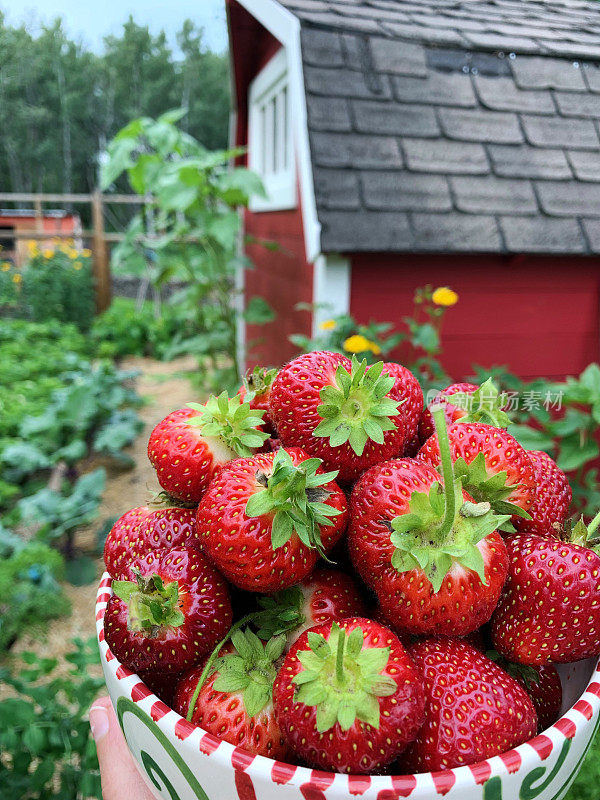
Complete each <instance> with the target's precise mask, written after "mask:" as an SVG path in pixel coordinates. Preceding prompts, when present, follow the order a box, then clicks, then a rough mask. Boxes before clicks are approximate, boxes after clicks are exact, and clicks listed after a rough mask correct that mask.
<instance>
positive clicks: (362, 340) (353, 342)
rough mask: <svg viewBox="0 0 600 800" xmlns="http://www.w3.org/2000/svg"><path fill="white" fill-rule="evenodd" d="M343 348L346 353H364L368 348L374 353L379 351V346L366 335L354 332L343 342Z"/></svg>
mask: <svg viewBox="0 0 600 800" xmlns="http://www.w3.org/2000/svg"><path fill="white" fill-rule="evenodd" d="M344 350H347V351H348V353H364V352H365V351H366V350H370V351H371V352H372V353H373V354H374V355H378V354H379V353H381V348H380V347H379V345H377V344H375V342H371V341H369V339H367V337H366V336H362V335H361V334H360V333H355V334H354V336H349V337H348V338H347V339H346V341H345V342H344Z"/></svg>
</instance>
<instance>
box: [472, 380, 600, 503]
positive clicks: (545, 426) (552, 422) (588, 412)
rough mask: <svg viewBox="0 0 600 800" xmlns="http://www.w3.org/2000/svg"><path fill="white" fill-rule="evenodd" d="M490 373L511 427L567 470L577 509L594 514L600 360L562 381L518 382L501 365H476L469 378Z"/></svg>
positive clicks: (598, 498) (598, 491)
mask: <svg viewBox="0 0 600 800" xmlns="http://www.w3.org/2000/svg"><path fill="white" fill-rule="evenodd" d="M490 372H492V373H493V377H494V379H495V381H496V383H498V384H499V385H500V386H501V387H502V389H503V390H504V392H505V396H506V400H507V403H508V408H509V411H510V412H511V416H512V418H513V420H514V424H512V425H511V426H510V427H509V429H508V430H509V431H510V433H512V434H513V436H515V438H516V439H517V440H518V441H519V442H520V443H521V444H522V445H523V447H525V448H526V449H528V450H544V451H546V452H547V453H549V454H550V455H551V456H552V457H553V458H554V459H556V461H557V463H558V466H559V467H560V468H561V469H563V470H564V471H565V472H566V473H567V474H568V475H569V480H570V483H571V486H572V488H573V504H574V508H575V510H576V511H577V512H580V513H583V514H585V515H589V516H594V515H595V514H596V512H597V510H598V507H599V506H600V488H599V485H598V470H597V468H596V467H593V466H592V465H593V464H594V462H595V461H596V459H597V458H598V455H599V454H600V448H599V446H598V440H597V436H598V425H599V423H600V366H599V365H598V364H590V365H589V366H588V367H586V369H585V370H584V371H583V372H582V373H581V375H580V376H579V377H569V378H567V380H566V381H564V382H550V381H546V380H543V379H538V380H536V381H532V382H530V383H524V382H522V381H521V380H520V379H519V378H518V377H517V376H516V375H513V374H511V373H510V372H508V370H506V368H503V367H496V368H495V369H493V370H491V371H490V370H487V369H485V368H483V367H477V368H476V375H475V376H474V378H473V380H474V381H475V382H478V381H480V379H481V378H482V377H483V376H487V375H488V374H490Z"/></svg>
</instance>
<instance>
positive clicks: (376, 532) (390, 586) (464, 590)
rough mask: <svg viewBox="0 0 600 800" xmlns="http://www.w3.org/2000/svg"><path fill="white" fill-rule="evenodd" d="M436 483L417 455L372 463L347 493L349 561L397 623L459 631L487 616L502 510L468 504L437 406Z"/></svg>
mask: <svg viewBox="0 0 600 800" xmlns="http://www.w3.org/2000/svg"><path fill="white" fill-rule="evenodd" d="M436 422H437V423H438V424H439V425H440V434H441V436H442V442H443V443H445V447H444V452H445V453H446V454H447V455H445V457H444V459H443V476H444V479H443V484H442V482H441V478H440V475H439V473H438V472H436V470H434V469H433V468H432V467H430V466H428V465H427V464H424V463H422V462H418V461H414V460H412V459H408V458H406V459H398V460H395V461H387V462H385V463H383V464H378V465H377V466H376V467H372V468H371V469H370V470H368V471H367V472H365V474H364V475H363V476H362V477H361V478H360V480H359V481H357V483H356V484H355V486H354V489H353V491H352V496H351V499H350V526H349V529H348V544H349V550H350V556H351V558H352V561H353V563H354V566H355V568H356V569H357V571H358V572H359V574H360V575H361V576H362V577H363V579H364V580H365V582H366V583H368V584H369V585H370V586H371V588H373V589H374V591H375V592H376V593H377V596H378V599H379V603H380V605H381V608H382V610H383V612H384V613H385V614H386V615H387V617H388V618H389V619H391V620H394V626H395V627H397V628H398V629H399V630H402V631H407V632H409V633H414V634H425V633H437V634H448V635H452V636H464V635H465V634H467V633H470V632H471V631H473V630H475V629H476V628H478V627H480V626H481V625H482V624H483V623H484V622H487V621H488V620H489V618H490V617H491V615H492V612H493V610H494V608H495V606H496V603H497V602H498V598H499V596H500V592H501V591H502V586H503V584H504V580H505V577H506V571H507V566H508V561H507V555H506V548H505V547H504V544H503V541H502V537H501V536H500V534H499V533H497V531H496V529H497V528H498V526H499V525H500V524H501V523H503V522H505V521H506V520H507V519H508V517H507V516H497V515H495V514H493V513H492V511H491V510H490V506H489V504H488V503H483V504H474V503H472V502H471V501H470V498H469V497H468V495H465V494H464V493H463V492H462V489H461V485H460V481H456V480H455V479H454V475H453V472H452V460H451V458H450V453H449V452H448V450H449V442H448V435H447V433H446V430H445V424H444V421H443V410H442V409H439V410H438V411H437V412H436Z"/></svg>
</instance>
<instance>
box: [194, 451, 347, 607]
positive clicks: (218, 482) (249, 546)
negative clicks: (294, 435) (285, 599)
mask: <svg viewBox="0 0 600 800" xmlns="http://www.w3.org/2000/svg"><path fill="white" fill-rule="evenodd" d="M320 464H321V461H320V460H319V459H316V458H309V457H308V456H307V455H306V453H304V452H303V451H302V450H300V448H289V449H287V450H286V449H283V448H281V449H280V450H278V451H277V452H276V453H264V454H259V455H256V456H254V458H240V459H238V460H236V461H232V462H231V463H230V464H227V465H226V466H225V467H223V468H222V470H221V471H220V473H219V474H218V475H217V476H216V477H215V479H214V480H213V481H212V483H211V484H210V486H209V488H208V490H207V492H206V494H205V495H204V497H203V498H202V502H201V503H200V505H199V506H198V516H197V520H196V525H197V532H198V538H199V540H200V543H201V546H202V548H203V550H204V551H205V552H206V554H207V555H208V557H209V558H210V559H211V561H212V562H213V564H214V565H215V566H216V567H217V568H218V569H219V570H220V571H221V572H222V573H223V574H224V575H225V576H226V577H227V579H228V580H229V581H231V583H233V584H235V586H238V587H239V588H240V589H247V590H249V591H254V592H267V593H272V592H277V591H279V590H280V589H285V588H286V587H288V586H293V585H294V584H295V583H298V582H299V581H301V580H303V579H304V578H306V577H307V575H309V574H310V573H311V572H312V570H313V569H314V568H315V564H316V563H317V560H318V558H319V555H323V554H324V553H326V552H328V551H329V550H330V549H331V548H332V547H333V545H334V544H335V543H336V542H337V541H338V539H339V538H340V536H341V535H342V533H343V531H344V529H345V527H346V521H347V517H348V512H347V504H346V497H345V495H344V493H343V492H342V491H341V489H340V488H339V487H338V485H337V484H336V483H335V482H334V478H335V473H332V472H328V473H324V472H323V470H322V469H320Z"/></svg>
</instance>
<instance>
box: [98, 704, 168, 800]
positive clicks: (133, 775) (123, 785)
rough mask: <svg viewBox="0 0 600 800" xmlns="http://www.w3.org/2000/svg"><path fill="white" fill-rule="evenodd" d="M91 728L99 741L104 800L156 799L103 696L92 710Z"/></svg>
mask: <svg viewBox="0 0 600 800" xmlns="http://www.w3.org/2000/svg"><path fill="white" fill-rule="evenodd" d="M90 727H91V729H92V736H93V737H94V741H95V742H96V750H97V752H98V762H99V764H100V778H101V780H102V797H103V800H122V798H124V797H126V798H127V800H154V795H153V794H152V793H151V792H150V790H149V789H148V788H147V787H146V784H145V783H144V781H143V780H142V777H141V776H140V773H139V772H138V770H137V767H136V765H135V762H134V760H133V757H132V755H131V753H130V752H129V748H128V747H127V744H126V742H125V739H124V737H123V734H122V733H121V728H120V727H119V723H118V722H117V717H116V715H115V712H114V710H113V707H112V703H111V702H110V698H108V697H100V698H99V699H98V700H96V701H95V702H94V705H93V706H92V707H91V709H90Z"/></svg>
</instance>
